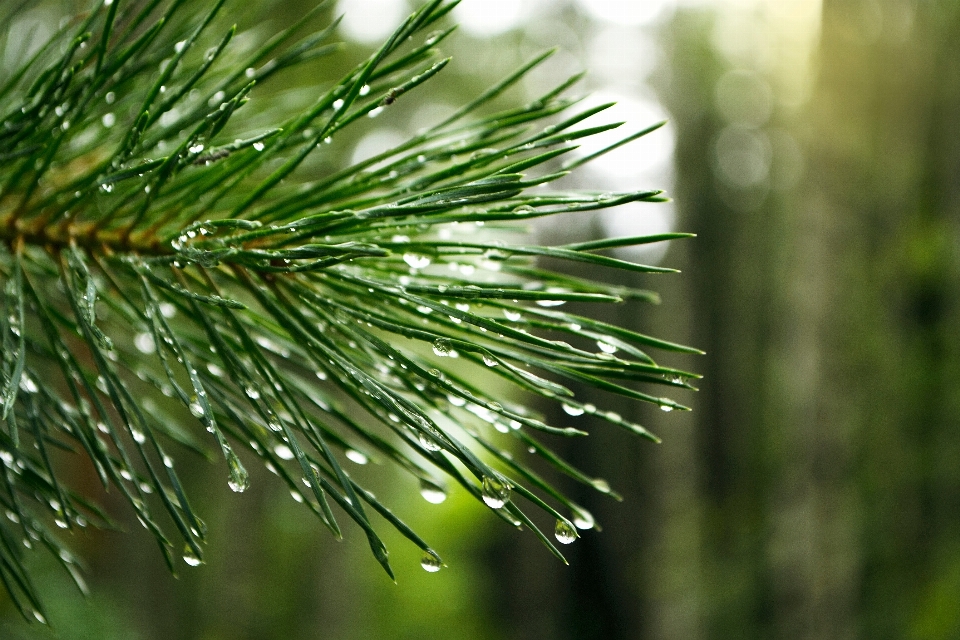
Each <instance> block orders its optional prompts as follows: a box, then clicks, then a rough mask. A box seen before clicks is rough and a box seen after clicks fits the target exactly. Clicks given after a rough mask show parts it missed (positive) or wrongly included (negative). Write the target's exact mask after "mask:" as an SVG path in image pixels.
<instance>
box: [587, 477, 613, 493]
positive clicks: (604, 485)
mask: <svg viewBox="0 0 960 640" xmlns="http://www.w3.org/2000/svg"><path fill="white" fill-rule="evenodd" d="M591 484H593V488H594V489H596V490H597V491H599V492H600V493H610V483H609V482H607V481H606V480H604V479H603V478H597V479H596V480H594V481H593V482H592V483H591Z"/></svg>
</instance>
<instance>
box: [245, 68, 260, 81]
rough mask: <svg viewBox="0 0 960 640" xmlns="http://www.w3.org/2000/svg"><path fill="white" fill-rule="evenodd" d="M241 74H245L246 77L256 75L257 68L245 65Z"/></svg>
mask: <svg viewBox="0 0 960 640" xmlns="http://www.w3.org/2000/svg"><path fill="white" fill-rule="evenodd" d="M243 75H245V76H247V77H248V78H252V77H253V76H255V75H257V70H256V69H254V68H253V67H247V68H246V69H244V71H243Z"/></svg>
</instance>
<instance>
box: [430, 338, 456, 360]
mask: <svg viewBox="0 0 960 640" xmlns="http://www.w3.org/2000/svg"><path fill="white" fill-rule="evenodd" d="M433 352H434V353H435V354H437V355H438V356H440V357H447V356H451V355H452V354H453V353H455V352H454V350H453V344H452V343H451V342H450V340H448V339H447V338H437V339H436V340H435V341H434V342H433Z"/></svg>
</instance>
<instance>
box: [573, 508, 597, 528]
mask: <svg viewBox="0 0 960 640" xmlns="http://www.w3.org/2000/svg"><path fill="white" fill-rule="evenodd" d="M596 524H597V523H596V521H595V520H594V519H593V514H591V513H590V512H589V511H582V510H578V511H574V513H573V526H575V527H576V528H577V529H593V527H594V526H595V525H596Z"/></svg>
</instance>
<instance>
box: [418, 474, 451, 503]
mask: <svg viewBox="0 0 960 640" xmlns="http://www.w3.org/2000/svg"><path fill="white" fill-rule="evenodd" d="M420 495H421V496H423V499H424V500H426V501H427V502H429V503H430V504H440V503H441V502H443V501H444V500H446V499H447V492H446V491H444V489H443V487H441V486H440V485H438V484H434V483H433V482H430V481H429V480H421V481H420Z"/></svg>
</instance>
